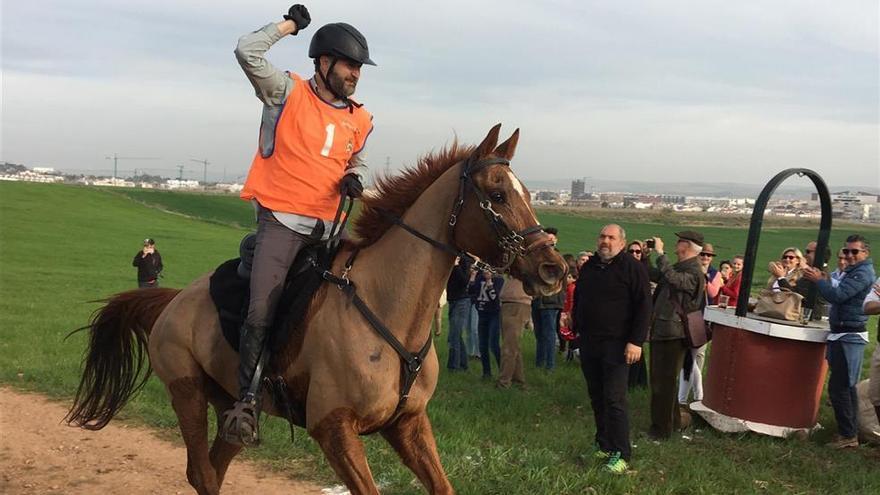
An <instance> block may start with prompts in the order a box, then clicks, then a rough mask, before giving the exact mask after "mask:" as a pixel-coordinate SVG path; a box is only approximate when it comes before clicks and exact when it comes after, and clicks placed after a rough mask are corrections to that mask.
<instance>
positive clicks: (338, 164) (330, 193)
mask: <svg viewBox="0 0 880 495" xmlns="http://www.w3.org/2000/svg"><path fill="white" fill-rule="evenodd" d="M290 76H291V77H292V78H293V81H294V84H293V89H291V91H290V95H289V96H288V97H287V101H286V102H285V103H284V109H283V110H282V111H281V115H280V116H279V117H278V122H277V124H276V127H275V148H274V151H273V152H272V154H271V155H270V156H269V157H267V158H263V156H262V155H261V154H260V150H259V148H258V149H257V153H256V156H254V161H253V163H252V164H251V169H250V172H248V177H247V180H246V181H245V183H244V188H243V189H242V191H241V197H242V198H243V199H246V200H251V199H254V198H256V200H257V201H258V202H259V203H260V204H261V205H263V206H264V207H265V208H268V209H270V210H272V211H280V212H285V213H296V214H297V215H303V216H307V217H313V218H320V219H323V220H331V219H333V217H334V216H335V215H336V208H337V207H338V206H339V199H340V193H339V181H340V179H341V178H342V176H343V175H344V174H345V169H346V167H348V162H349V160H351V157H352V155H354V154H355V153H357V152H359V151H360V150H361V149H362V148H363V147H364V144H365V143H366V140H367V136H368V135H369V134H370V131H372V130H373V122H372V121H373V116H372V115H370V113H369V112H367V111H366V110H365V109H364V108H363V107H355V108H354V112H349V109H348V107H344V108H337V107H334V106H333V105H330V104H329V103H327V102H325V101H323V100H322V99H321V98H319V97H318V95H317V94H315V91H314V90H313V89H312V88H311V86H310V83H309V81H307V80H304V79H302V78H300V77H299V76H297V75H295V74H290Z"/></svg>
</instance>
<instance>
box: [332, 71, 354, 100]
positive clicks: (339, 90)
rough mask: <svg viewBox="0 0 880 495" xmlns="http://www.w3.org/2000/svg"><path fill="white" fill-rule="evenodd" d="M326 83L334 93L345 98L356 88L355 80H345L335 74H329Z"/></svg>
mask: <svg viewBox="0 0 880 495" xmlns="http://www.w3.org/2000/svg"><path fill="white" fill-rule="evenodd" d="M327 82H328V83H329V84H330V89H332V90H333V92H334V93H336V94H337V95H341V96H344V97H345V98H348V97H349V96H351V95H353V94H354V90H355V89H356V88H357V79H355V78H350V79H347V80H346V79H344V78H342V77H341V76H339V75H338V74H336V73H330V74H329V75H328V77H327Z"/></svg>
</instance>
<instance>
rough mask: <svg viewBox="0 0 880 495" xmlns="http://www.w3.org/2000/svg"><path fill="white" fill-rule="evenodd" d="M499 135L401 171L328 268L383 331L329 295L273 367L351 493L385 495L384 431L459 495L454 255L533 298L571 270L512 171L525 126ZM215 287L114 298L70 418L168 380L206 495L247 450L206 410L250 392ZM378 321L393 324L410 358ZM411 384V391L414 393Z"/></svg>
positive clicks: (97, 413)
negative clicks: (448, 448)
mask: <svg viewBox="0 0 880 495" xmlns="http://www.w3.org/2000/svg"><path fill="white" fill-rule="evenodd" d="M500 129H501V124H498V125H496V126H494V127H493V128H492V129H491V130H490V131H489V132H488V134H487V135H486V137H485V138H484V139H483V141H482V142H481V143H480V144H479V145H478V146H464V145H460V144H459V143H458V141H457V140H455V141H453V142H452V144H450V145H448V146H446V147H444V148H443V149H441V150H440V151H439V152H433V153H429V154H427V155H425V156H422V157H421V158H419V160H418V161H417V162H416V164H415V165H414V166H412V167H410V168H407V169H406V170H404V171H403V172H402V173H401V174H399V175H395V176H386V177H382V178H380V179H379V180H378V181H377V187H376V191H375V192H370V193H368V194H366V195H364V197H363V198H362V201H363V204H362V209H361V213H360V215H359V216H358V218H356V219H355V220H353V222H354V231H355V233H356V239H351V240H348V241H346V242H344V243H343V244H342V246H341V247H340V250H339V252H338V253H337V255H336V257H335V259H334V260H333V261H332V264H331V266H330V268H329V271H332V273H333V274H342V277H339V276H336V277H335V278H334V279H335V280H343V281H346V282H349V281H350V283H351V284H352V285H354V286H356V287H357V296H358V297H359V298H360V302H361V303H362V304H363V305H364V306H366V307H368V308H369V310H370V314H371V315H372V317H373V318H372V319H370V318H368V317H365V313H364V312H363V311H361V310H360V308H359V307H355V306H356V305H355V304H354V302H353V299H355V298H353V297H352V291H351V290H337V288H336V287H334V286H333V284H330V283H325V284H323V285H322V286H321V287H320V288H319V289H318V290H317V291H316V293H315V295H314V296H313V299H312V300H311V302H310V303H309V306H308V309H307V311H306V313H305V316H304V318H303V319H302V320H301V321H299V322H293V323H291V325H296V326H297V329H296V331H294V332H292V333H291V336H290V337H289V339H288V340H287V341H286V343H285V344H284V346H283V348H282V349H281V350H279V351H276V352H274V353H273V355H272V358H271V361H270V363H271V364H270V366H269V368H270V369H272V370H274V372H275V373H277V374H278V375H279V376H281V377H282V378H283V379H284V381H285V383H286V388H287V391H288V392H289V394H290V397H291V401H292V402H294V403H297V404H300V405H302V407H303V411H304V425H303V426H304V427H305V429H306V431H307V432H308V434H309V435H310V436H311V437H312V438H313V439H314V440H315V441H316V442H317V443H318V445H319V446H320V447H321V449H322V451H323V453H324V455H325V456H326V458H327V460H328V462H329V464H330V466H331V467H332V468H333V470H334V471H335V472H336V474H337V475H338V476H339V478H340V479H341V480H342V482H343V483H344V484H345V485H346V486H347V487H348V489H349V490H350V491H351V493H353V494H377V493H379V492H378V489H377V487H376V484H375V482H374V479H373V475H372V473H371V471H370V467H369V465H368V463H367V459H366V456H365V453H364V447H363V444H362V442H361V440H360V438H359V436H360V435H364V434H370V433H373V432H379V433H380V434H381V435H382V436H383V437H384V438H385V439H386V441H388V443H389V444H390V445H391V446H392V447H393V448H394V449H395V450H396V452H397V453H398V455H399V456H400V458H401V460H402V462H403V463H404V464H405V465H406V466H407V467H408V468H409V469H410V470H412V472H413V473H414V474H415V475H416V477H417V478H418V479H419V481H420V482H421V483H422V485H423V486H424V487H425V488H426V489H427V490H428V491H429V492H430V493H434V494H451V493H454V490H453V487H452V485H451V484H450V481H449V479H448V477H447V475H446V473H445V471H444V469H443V466H442V464H441V462H440V456H439V454H438V451H437V446H436V442H435V438H434V433H433V431H432V428H431V423H430V421H429V419H428V415H427V413H426V407H427V405H428V401H429V400H430V399H431V396H432V395H433V393H434V390H435V388H436V386H437V379H438V373H439V367H438V366H439V365H438V360H437V354H436V352H435V350H434V347H433V346H432V345H431V344H430V342H431V340H432V339H433V337H432V335H431V320H432V317H433V315H434V312H435V309H436V306H437V301H438V300H439V299H440V296H441V293H442V292H443V290H444V289H445V284H446V280H447V278H448V277H449V275H450V273H451V271H452V268H453V265H454V262H455V257H456V255H461V256H464V257H468V256H470V255H473V257H474V259H476V260H477V263H482V264H483V266H484V267H495V268H494V269H496V270H498V271H502V270H509V272H510V273H511V275H512V276H514V277H516V278H518V279H520V280H522V282H523V287H524V289H525V291H526V292H527V293H529V294H531V295H546V294H552V293H555V292H556V291H558V290H560V289H561V287H562V282H563V280H564V277H565V274H566V264H565V261H564V260H563V259H562V257H561V256H560V255H559V253H558V252H557V251H556V250H555V249H554V246H553V242H552V240H551V239H550V237H549V235H548V234H546V233H545V232H544V231H543V230H542V228H541V226H540V225H539V223H538V220H537V217H536V215H535V212H534V210H533V209H532V207H531V203H530V201H531V196H530V194H529V191H528V190H527V189H526V187H525V186H524V185H523V184H522V182H520V180H519V179H518V178H517V177H516V175H514V173H513V172H512V171H511V169H510V166H509V162H510V160H511V159H512V158H513V155H514V152H515V150H516V145H517V142H518V140H519V129H517V130H516V131H514V133H513V134H512V135H511V136H510V137H509V138H508V139H507V140H506V141H505V142H503V143H502V144H500V145H498V144H497V143H498V138H499V133H500ZM355 251H357V253H356V262H354V263H352V262H351V260H352V258H354V256H353V255H352V254H353V253H355ZM345 260H348V261H345ZM498 267H500V268H498ZM209 277H210V273H209V274H206V275H204V276H202V277H200V278H198V279H196V280H195V281H194V282H192V283H191V284H190V285H189V286H187V287H185V288H184V289H181V290H179V289H167V288H153V289H139V290H132V291H128V292H122V293H119V294H116V295H115V296H112V297H110V298H109V299H107V300H105V302H106V304H105V305H104V306H103V307H101V308H99V309H98V310H96V311H95V313H94V315H93V316H92V319H91V321H90V324H89V325H87V326H86V327H83V328H84V329H86V330H87V331H88V332H89V344H88V346H87V348H86V351H85V355H84V365H83V373H82V377H81V381H80V385H79V389H78V390H77V394H76V398H75V399H74V404H73V406H72V408H71V410H70V412H69V414H68V415H67V417H66V418H65V419H66V420H67V422H68V424H72V425H75V426H80V427H83V428H89V429H98V428H101V427H103V426H104V425H106V424H107V423H108V422H109V421H110V420H111V419H112V418H113V416H114V415H115V414H116V413H117V412H118V411H119V410H120V409H121V408H122V407H123V406H124V405H125V403H126V402H127V401H128V400H129V399H130V398H131V396H132V395H133V394H134V393H136V392H137V391H138V390H139V388H140V387H142V386H143V385H144V383H145V381H146V379H147V378H148V377H149V375H150V372H151V371H152V372H155V374H156V375H157V376H158V377H159V379H160V380H161V381H162V383H163V384H164V385H165V387H166V390H167V393H168V395H169V396H170V399H171V405H172V407H173V409H174V412H175V413H176V415H177V418H178V423H179V426H180V432H181V434H182V436H183V440H184V443H185V444H186V450H187V467H186V476H187V480H188V481H189V483H190V485H192V487H193V488H195V490H196V491H197V493H199V494H216V493H219V492H220V487H221V485H222V483H223V478H224V476H225V474H226V470H227V468H228V466H229V463H230V462H231V461H232V459H233V458H234V457H235V456H236V454H238V453H239V451H240V450H241V448H242V447H241V446H239V445H234V444H232V443H228V442H226V441H224V439H223V438H221V435H220V432H219V431H218V434H217V435H216V436H215V438H214V440H213V442H212V444H211V445H210V447H209V443H208V419H207V414H208V404H211V405H212V406H213V408H214V412H215V414H217V418H218V424H219V421H220V418H221V417H222V414H223V412H224V411H226V410H227V409H229V408H231V407H232V405H233V403H234V401H235V397H236V394H237V392H238V382H237V379H236V370H237V368H238V354H237V353H236V352H235V351H234V350H233V348H232V347H231V346H230V344H229V343H228V342H227V341H226V339H225V338H224V337H223V335H222V331H221V328H220V323H219V318H218V313H217V310H216V307H215V306H214V304H213V303H212V300H211V298H210V296H209ZM340 288H341V286H340ZM373 320H379V321H380V325H381V324H382V323H383V322H384V323H385V324H387V326H386V327H385V328H386V329H387V330H388V331H389V332H390V333H391V334H392V337H393V339H392V340H396V341H397V344H398V346H395V345H392V343H391V340H388V339H386V338H384V337H382V336H381V335H380V333H381V332H378V331H377V327H376V326H375V325H374V324H373V323H375V322H374V321H373ZM423 344H424V346H423ZM400 347H402V348H403V349H402V350H401V349H400ZM420 347H422V349H423V350H424V351H425V352H423V353H422V354H423V355H424V359H423V361H421V362H419V363H418V364H417V366H415V367H414V368H415V369H414V370H412V369H411V370H410V371H414V372H415V373H409V374H407V373H405V371H406V366H402V364H405V363H402V358H401V356H403V354H401V352H404V353H405V352H406V351H407V350H410V351H411V352H413V351H415V350H417V349H419V348H420ZM411 357H412V356H411ZM402 369H403V370H402ZM402 371H404V372H402ZM404 381H407V382H409V385H410V386H411V388H410V389H409V390H407V391H406V393H404V392H403V387H402V385H404V383H403V382H404ZM262 403H263V404H264V408H263V410H264V412H266V413H268V414H270V415H276V416H282V417H283V416H284V415H283V414H282V411H281V408H279V405H278V404H275V403H273V401H272V397H271V396H270V394H268V392H266V391H263V397H262Z"/></svg>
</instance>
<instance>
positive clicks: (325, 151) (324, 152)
mask: <svg viewBox="0 0 880 495" xmlns="http://www.w3.org/2000/svg"><path fill="white" fill-rule="evenodd" d="M325 130H326V131H327V138H326V139H324V147H323V148H321V156H330V148H331V147H332V146H333V133H335V132H336V126H335V125H334V124H327V127H326V129H325Z"/></svg>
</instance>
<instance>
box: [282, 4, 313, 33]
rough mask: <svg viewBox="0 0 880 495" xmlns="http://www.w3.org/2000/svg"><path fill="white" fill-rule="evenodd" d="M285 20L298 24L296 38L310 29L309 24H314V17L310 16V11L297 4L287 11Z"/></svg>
mask: <svg viewBox="0 0 880 495" xmlns="http://www.w3.org/2000/svg"><path fill="white" fill-rule="evenodd" d="M284 19H286V20H288V21H293V22H294V24H296V31H294V33H293V34H294V36H295V35H296V34H297V33H299V32H300V31H302V30H303V29H305V28H306V27H308V25H309V23H310V22H312V16H310V15H309V9H307V8H306V6H305V5H301V4H296V5H294V6H293V7H291V8H290V10H288V11H287V14H285V15H284Z"/></svg>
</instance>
